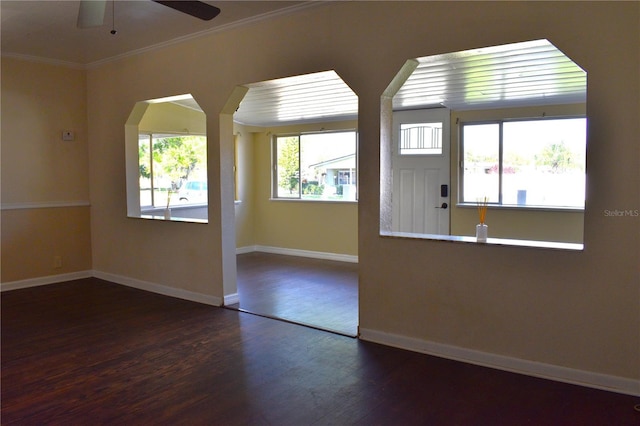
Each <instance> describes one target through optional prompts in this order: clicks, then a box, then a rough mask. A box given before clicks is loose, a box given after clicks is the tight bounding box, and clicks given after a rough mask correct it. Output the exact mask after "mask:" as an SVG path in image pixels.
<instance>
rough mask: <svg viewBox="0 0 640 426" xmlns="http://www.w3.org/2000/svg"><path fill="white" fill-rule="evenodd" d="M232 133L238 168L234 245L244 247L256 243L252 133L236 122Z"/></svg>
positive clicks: (254, 162) (254, 161)
mask: <svg viewBox="0 0 640 426" xmlns="http://www.w3.org/2000/svg"><path fill="white" fill-rule="evenodd" d="M234 135H235V141H236V149H237V152H236V155H237V160H236V161H237V168H238V170H237V184H238V187H237V200H236V201H237V202H236V205H235V219H236V247H237V248H245V247H252V246H255V245H256V237H255V233H254V220H255V219H254V218H255V198H256V196H255V192H256V182H255V177H254V176H255V164H256V160H255V154H254V151H255V149H254V133H253V132H252V129H250V128H248V127H246V126H242V125H240V124H236V125H235V129H234Z"/></svg>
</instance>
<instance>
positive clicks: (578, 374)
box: [360, 327, 640, 396]
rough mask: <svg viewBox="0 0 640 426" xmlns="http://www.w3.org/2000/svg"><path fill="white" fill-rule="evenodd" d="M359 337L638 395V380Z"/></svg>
mask: <svg viewBox="0 0 640 426" xmlns="http://www.w3.org/2000/svg"><path fill="white" fill-rule="evenodd" d="M360 339H362V340H365V341H369V342H374V343H380V344H383V345H387V346H393V347H396V348H400V349H406V350H410V351H413V352H420V353H425V354H428V355H433V356H437V357H441V358H446V359H452V360H455V361H461V362H466V363H469V364H475V365H480V366H483V367H489V368H495V369H498V370H504V371H509V372H512V373H518V374H524V375H527V376H533V377H539V378H543V379H548V380H554V381H558V382H563V383H570V384H574V385H579V386H585V387H589V388H595V389H601V390H606V391H609V392H617V393H623V394H628V395H634V396H640V380H633V379H628V378H625V377H618V376H611V375H608V374H601V373H594V372H591V371H584V370H577V369H574V368H567V367H561V366H558V365H552V364H545V363H542V362H536V361H529V360H524V359H519V358H512V357H508V356H504V355H497V354H492V353H487V352H481V351H476V350H473V349H465V348H461V347H457V346H451V345H446V344H442V343H436V342H429V341H425V340H420V339H415V338H412V337H406V336H401V335H398V334H391V333H385V332H382V331H377V330H371V329H367V328H362V327H360Z"/></svg>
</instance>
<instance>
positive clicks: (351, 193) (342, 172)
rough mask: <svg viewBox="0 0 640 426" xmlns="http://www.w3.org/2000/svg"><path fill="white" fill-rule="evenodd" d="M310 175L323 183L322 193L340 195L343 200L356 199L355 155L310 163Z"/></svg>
mask: <svg viewBox="0 0 640 426" xmlns="http://www.w3.org/2000/svg"><path fill="white" fill-rule="evenodd" d="M309 169H311V170H313V171H312V173H311V175H313V176H315V177H316V180H317V181H318V182H319V184H320V185H324V191H323V195H325V196H331V195H342V196H343V198H342V199H343V200H353V201H355V199H356V184H357V177H356V176H357V173H356V155H355V154H349V155H345V156H342V157H337V158H332V159H330V160H326V161H322V162H320V163H316V164H311V165H310V166H309Z"/></svg>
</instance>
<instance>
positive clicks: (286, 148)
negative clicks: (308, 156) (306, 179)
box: [278, 136, 300, 194]
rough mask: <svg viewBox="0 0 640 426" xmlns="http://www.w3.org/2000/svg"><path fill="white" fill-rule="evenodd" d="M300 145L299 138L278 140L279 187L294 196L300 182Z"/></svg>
mask: <svg viewBox="0 0 640 426" xmlns="http://www.w3.org/2000/svg"><path fill="white" fill-rule="evenodd" d="M299 175H300V144H299V143H298V137H297V136H292V137H288V138H279V139H278V185H279V186H280V187H281V188H283V189H286V190H288V191H289V194H293V193H294V191H295V192H296V193H297V192H298V187H299V182H300V176H299Z"/></svg>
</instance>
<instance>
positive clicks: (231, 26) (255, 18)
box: [85, 2, 323, 69]
mask: <svg viewBox="0 0 640 426" xmlns="http://www.w3.org/2000/svg"><path fill="white" fill-rule="evenodd" d="M322 3H323V2H303V3H301V4H296V5H293V6H289V7H285V8H282V9H279V10H275V11H272V12H267V13H263V14H261V15H258V16H251V17H248V18H245V19H241V20H239V21H235V22H230V23H228V24H224V25H220V26H217V27H214V28H211V29H207V30H204V31H200V32H196V33H192V34H187V35H184V36H181V37H177V38H174V39H172V40H168V41H165V42H162V43H158V44H154V45H152V46H147V47H143V48H140V49H136V50H132V51H130V52H125V53H122V54H119V55H116V56H112V57H110V58H105V59H100V60H97V61H94V62H90V63H88V64H86V65H85V68H86V69H94V68H98V67H100V66H102V65H105V64H108V63H110V62H114V61H117V60H119V59H123V58H127V57H130V56H136V55H140V54H142V53H145V52H152V51H154V50H159V49H163V48H165V47H169V46H173V45H175V44H179V43H182V42H184V41H189V40H193V39H196V38H200V37H205V36H208V35H210V34H215V33H220V32H223V31H228V30H231V29H234V28H238V27H243V26H246V25H251V24H253V23H256V22H260V21H264V20H268V19H272V18H276V17H278V16H285V15H289V14H291V13H295V12H298V11H300V10H305V9H309V8H311V7H316V6H318V5H319V4H322Z"/></svg>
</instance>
